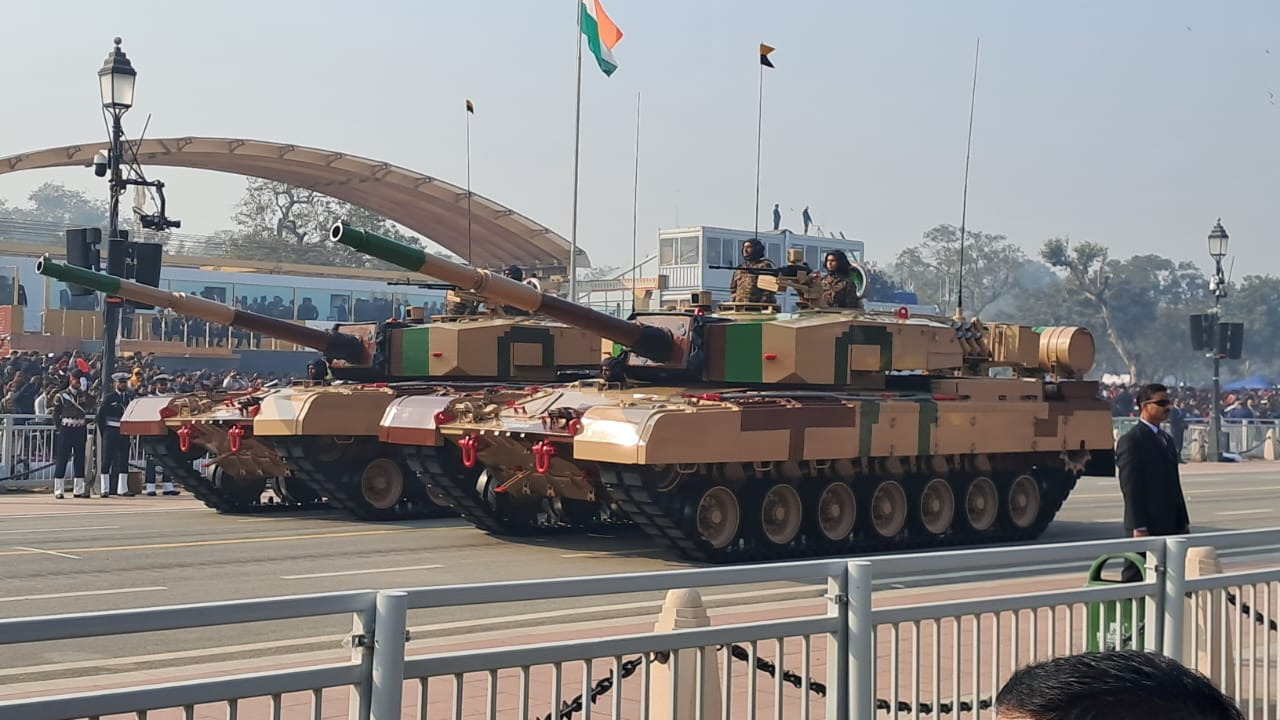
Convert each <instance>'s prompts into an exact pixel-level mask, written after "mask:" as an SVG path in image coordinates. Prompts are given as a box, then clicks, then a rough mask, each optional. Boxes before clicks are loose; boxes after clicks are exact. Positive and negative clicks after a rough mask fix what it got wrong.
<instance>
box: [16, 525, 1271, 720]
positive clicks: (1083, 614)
mask: <svg viewBox="0 0 1280 720" xmlns="http://www.w3.org/2000/svg"><path fill="white" fill-rule="evenodd" d="M1196 546H1213V547H1217V548H1222V549H1233V551H1249V552H1253V553H1257V554H1265V553H1273V552H1274V551H1275V549H1276V548H1277V547H1280V529H1276V530H1263V531H1241V532H1230V533H1212V534H1205V535H1195V536H1182V537H1174V538H1148V539H1142V540H1114V541H1098V542H1085V543H1069V544H1060V545H1044V546H1031V547H1013V548H989V549H979V550H965V551H956V552H935V553H921V554H912V555H898V556H880V557H873V558H867V559H863V560H854V561H850V560H847V559H831V560H815V561H806V562H794V563H779V564H773V565H750V566H741V567H722V568H707V569H693V570H678V571H670V572H657V573H638V574H623V575H609V576H595V577H581V578H565V579H554V580H530V581H518V582H501V583H487V584H478V585H459V586H446V587H436V588H412V589H405V590H394V591H382V592H375V591H359V592H344V593H331V594H325V595H310V596H295V597H287V598H276V599H267V600H250V601H237V602H223V603H211V604H207V605H188V606H179V607H170V608H159V609H146V610H142V611H133V610H129V611H118V612H108V613H88V614H76V615H64V616H58V617H45V618H26V619H16V620H0V645H8V644H14V643H25V642H36V641H48V640H59V639H72V638H82V637H90V636H101V635H107V634H118V633H132V632H148V631H155V630H172V629H182V628H191V627H204V626H211V625H225V624H232V623H243V622H257V621H265V620H280V619H287V618H296V617H314V616H319V615H326V614H334V613H348V612H349V613H354V614H355V621H354V625H353V635H352V643H351V645H352V647H353V651H352V657H351V660H350V661H348V662H335V663H330V664H324V665H319V666H316V667H309V668H304V669H294V670H276V671H271V672H266V673H260V674H252V675H240V676H233V677H221V678H216V679H210V680H198V681H190V682H181V683H173V684H167V685H155V686H149V687H141V688H133V689H122V690H111V691H106V692H103V691H95V692H92V693H79V694H73V695H65V696H60V697H47V698H35V699H18V700H7V701H2V702H0V717H14V718H24V719H28V720H61V719H63V718H73V717H97V716H107V715H111V714H118V713H136V714H137V717H140V718H144V719H145V718H146V717H147V713H148V712H149V711H153V710H157V709H162V708H181V709H182V710H183V711H184V713H185V715H186V717H193V716H194V715H195V712H196V707H197V706H203V705H210V704H212V705H220V706H222V712H225V713H226V715H227V716H228V717H236V716H237V715H242V716H249V713H250V711H251V709H253V711H254V712H253V717H259V716H264V717H272V718H280V717H285V716H286V715H287V713H285V712H284V708H288V707H295V708H297V707H299V705H301V709H300V710H301V711H302V712H305V716H306V717H320V716H322V715H323V714H324V713H325V710H324V708H326V707H330V708H331V707H333V706H334V704H337V705H338V706H341V705H343V704H346V705H347V707H348V715H349V717H351V718H366V717H368V718H373V719H374V720H391V719H392V718H399V717H401V716H402V706H403V705H404V704H406V703H407V704H408V705H409V706H410V707H411V708H412V710H411V716H412V717H417V718H473V717H476V718H508V717H520V718H527V717H539V718H543V717H561V718H564V717H573V718H589V717H592V716H595V717H607V718H615V719H616V718H624V717H625V718H649V717H673V718H674V717H680V718H694V717H696V718H702V717H724V718H728V717H742V716H745V717H757V716H771V717H775V718H784V717H785V718H793V717H798V718H855V719H856V720H865V719H870V718H874V717H878V716H880V715H883V714H887V715H888V716H889V717H921V716H929V717H938V716H940V715H939V714H940V713H941V714H944V715H945V714H947V713H950V714H951V717H960V716H961V713H964V714H967V715H968V716H969V717H975V718H987V717H995V711H994V708H993V707H992V706H991V701H992V700H993V699H994V697H995V695H996V694H997V692H998V690H999V688H1000V687H1001V685H1002V683H1003V682H1004V681H1006V680H1007V679H1008V677H1009V676H1010V675H1011V674H1012V672H1013V671H1014V670H1015V669H1016V668H1018V667H1020V666H1022V665H1025V664H1027V663H1029V662H1032V661H1035V660H1043V659H1047V658H1050V657H1054V656H1059V655H1064V654H1069V653H1075V652H1080V651H1082V650H1084V649H1087V648H1102V647H1107V646H1110V645H1118V646H1132V647H1137V648H1145V649H1148V650H1153V651H1159V652H1163V653H1165V654H1168V655H1170V656H1172V657H1175V658H1179V659H1181V660H1183V661H1184V662H1187V663H1188V664H1193V665H1198V666H1200V667H1201V668H1202V669H1204V670H1207V671H1210V672H1211V675H1212V676H1213V677H1214V678H1215V680H1217V681H1218V682H1219V684H1220V685H1221V686H1223V687H1224V689H1225V690H1226V691H1227V692H1228V694H1230V695H1231V696H1232V697H1234V698H1236V700H1237V702H1238V703H1239V704H1240V705H1241V707H1242V708H1244V709H1245V711H1246V714H1247V716H1248V717H1251V718H1252V717H1269V716H1270V715H1269V713H1270V712H1271V711H1272V710H1271V709H1272V708H1273V707H1274V702H1275V700H1274V693H1273V691H1272V689H1271V688H1272V684H1271V678H1272V676H1273V675H1274V676H1275V687H1277V688H1280V657H1278V658H1277V659H1276V660H1273V659H1272V658H1271V652H1270V651H1271V647H1272V645H1274V644H1275V637H1274V634H1273V633H1274V632H1275V631H1274V630H1273V628H1272V626H1271V623H1272V620H1273V618H1276V617H1277V607H1276V604H1275V603H1277V602H1280V565H1277V564H1275V563H1272V564H1270V565H1268V566H1266V567H1264V568H1262V569H1257V568H1254V569H1248V570H1245V571H1240V572H1232V573H1228V574H1219V575H1209V576H1206V577H1202V578H1199V579H1192V580H1188V579H1187V577H1186V573H1185V572H1184V571H1183V568H1184V566H1185V562H1186V557H1187V552H1188V549H1189V548H1192V547H1196ZM1120 552H1129V553H1133V552H1136V553H1147V555H1146V557H1147V572H1148V574H1147V578H1146V580H1145V581H1143V582H1140V583H1133V584H1122V583H1111V584H1106V585H1103V586H1098V587H1068V588H1067V589H1061V588H1058V589H1041V590H1037V591H1035V592H1030V593H1025V594H1014V595H1002V596H996V597H991V596H984V595H982V594H981V593H980V592H978V593H977V594H976V595H975V596H974V597H969V598H955V597H954V596H955V595H956V594H959V593H958V592H949V595H951V596H952V597H950V598H949V599H945V600H942V601H937V602H923V603H919V604H911V605H894V604H893V603H892V602H890V601H887V599H886V598H878V599H877V598H873V592H872V582H873V581H874V580H876V579H877V578H888V577H897V576H903V575H911V576H918V577H928V576H929V575H931V574H933V575H937V574H940V573H947V572H953V571H954V570H955V569H956V568H968V569H972V572H973V576H974V577H975V578H981V577H983V576H984V574H988V573H992V572H1000V571H1004V572H1007V571H1009V570H1011V569H1017V570H1019V571H1021V570H1023V569H1025V571H1026V573H1027V574H1028V575H1031V574H1034V573H1035V572H1036V570H1035V568H1044V567H1047V566H1054V565H1059V566H1060V563H1064V562H1065V563H1076V562H1079V563H1080V564H1081V568H1082V570H1083V568H1084V567H1086V566H1087V565H1088V564H1089V563H1090V562H1091V561H1092V560H1093V559H1094V558H1096V557H1098V556H1099V555H1101V554H1107V553H1120ZM777 582H788V583H798V584H804V585H816V586H818V587H820V588H822V589H823V590H824V591H825V595H824V597H825V602H824V603H823V604H822V607H821V608H817V607H815V608H811V609H809V610H808V611H807V612H805V613H804V614H802V615H800V616H797V617H785V618H777V619H765V620H751V621H746V622H740V623H737V624H729V625H709V623H702V625H704V626H702V627H689V626H687V625H686V626H684V627H682V628H680V629H676V630H674V631H671V632H642V633H633V634H625V635H616V634H615V635H612V636H605V637H590V638H573V637H570V636H568V634H566V636H565V637H564V638H561V639H558V640H557V641H556V642H544V643H529V644H517V645H508V646H500V647H493V648H485V649H460V650H459V649H455V650H450V649H448V648H447V646H444V645H440V647H438V648H436V649H434V650H433V651H432V652H430V653H428V654H418V655H410V656H408V657H406V642H405V633H406V628H407V625H408V613H409V611H410V610H423V609H427V610H431V609H438V608H444V607H458V606H477V605H485V606H488V605H492V604H497V603H527V602H530V601H536V600H549V599H567V598H580V597H584V596H605V595H615V594H626V593H643V592H653V591H667V590H673V589H680V588H694V587H696V588H703V589H705V588H713V587H723V586H728V585H735V586H742V585H747V586H753V585H759V584H763V583H777ZM873 599H875V602H874V604H873ZM1246 604H1247V605H1248V608H1247V612H1248V613H1249V614H1247V615H1246V614H1243V611H1245V610H1246V608H1244V607H1243V606H1244V605H1246ZM1121 611H1123V612H1124V613H1127V618H1126V617H1125V616H1124V615H1119V614H1116V615H1115V617H1114V618H1109V617H1108V615H1107V613H1119V612H1121ZM1091 613H1093V614H1094V620H1093V621H1092V622H1091V621H1090V615H1091ZM696 615H697V613H696V612H694V611H691V610H690V611H686V612H685V613H684V614H680V613H675V616H677V617H682V618H690V617H695V616H696ZM1126 619H1127V620H1128V622H1127V623H1125V622H1124V621H1125V620H1126ZM1255 619H1256V620H1257V622H1255ZM694 624H695V625H696V624H697V623H694ZM413 639H414V640H415V641H418V640H425V641H427V642H431V641H433V640H434V641H437V644H438V645H439V644H440V642H442V641H441V639H440V638H430V637H428V638H413ZM1228 640H1230V642H1228ZM1206 654H1207V657H1208V660H1209V661H1208V662H1200V659H1198V658H1200V656H1205V655H1206ZM1277 655H1278V656H1280V652H1278V653H1277ZM763 670H772V671H773V672H772V674H767V673H765V672H763ZM673 686H674V687H675V690H674V691H672V689H671V688H672V687H673ZM406 691H407V694H406ZM597 691H599V692H597ZM2 692H3V691H0V694H2ZM298 696H300V699H301V700H302V702H301V703H299V702H298V700H299V697H298ZM286 698H288V699H286ZM255 702H256V703H258V704H257V705H255V704H254V703H255ZM258 708H261V710H258ZM877 708H879V709H877ZM703 710H708V711H709V712H708V713H705V714H704V712H703ZM957 710H959V711H960V712H956V711H957ZM214 711H215V712H216V711H217V710H216V709H214ZM1264 711H1265V712H1264ZM201 712H202V713H204V712H206V709H205V708H203V707H202V708H201ZM259 713H260V714H259Z"/></svg>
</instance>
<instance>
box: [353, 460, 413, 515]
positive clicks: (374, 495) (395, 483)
mask: <svg viewBox="0 0 1280 720" xmlns="http://www.w3.org/2000/svg"><path fill="white" fill-rule="evenodd" d="M360 496H361V497H362V498H364V501H365V502H367V503H369V505H371V506H372V507H374V508H377V509H378V510H386V509H388V508H393V507H395V506H396V505H397V504H398V503H399V502H400V499H401V498H403V497H404V471H403V470H401V469H400V464H399V463H397V462H396V461H394V460H390V459H388V458H376V459H374V460H373V461H372V462H370V463H369V464H368V465H365V466H364V470H362V471H361V472H360Z"/></svg>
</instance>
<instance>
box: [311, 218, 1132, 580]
mask: <svg viewBox="0 0 1280 720" xmlns="http://www.w3.org/2000/svg"><path fill="white" fill-rule="evenodd" d="M331 237H332V238H333V239H334V240H337V241H338V242H342V243H344V244H347V245H349V246H351V247H353V248H355V249H357V250H360V251H362V252H366V253H368V254H370V255H374V256H376V257H379V258H382V259H384V260H387V261H390V262H392V263H395V264H397V265H399V266H401V267H404V268H406V269H409V270H413V271H415V272H420V273H423V274H425V275H429V276H432V277H435V278H439V279H441V280H444V281H446V282H449V283H453V284H456V285H459V286H460V287H463V288H467V289H470V290H472V291H474V292H476V293H478V294H480V295H482V296H484V297H486V298H489V299H490V301H494V302H501V303H504V304H510V305H514V306H516V307H521V308H523V309H526V310H529V311H531V312H535V311H536V312H540V313H544V314H546V315H548V316H550V317H554V318H557V319H560V320H561V321H563V322H566V323H569V324H574V325H577V326H580V327H585V328H590V329H591V330H592V331H594V332H598V333H599V334H600V335H601V336H602V337H603V338H605V339H606V345H607V348H608V354H609V359H608V360H607V361H606V362H605V363H604V365H603V372H602V376H601V377H600V378H598V379H594V380H591V381H580V382H576V383H572V384H568V385H563V386H557V387H546V388H539V389H537V390H533V389H530V390H528V391H526V392H525V395H524V397H522V398H519V399H517V400H515V401H514V402H508V403H502V404H495V403H489V404H481V403H476V402H472V401H469V400H468V399H465V398H455V399H452V400H450V401H449V402H447V403H442V406H441V407H440V408H439V409H438V410H437V411H436V412H435V413H434V414H433V415H432V416H431V418H430V422H429V423H425V422H424V424H423V428H421V429H420V430H419V432H430V433H432V434H434V435H437V436H439V437H440V438H442V439H443V440H444V441H445V442H447V443H450V444H452V445H454V446H456V447H458V448H459V449H460V450H461V457H462V460H463V462H462V464H463V465H464V466H467V465H470V466H475V467H481V468H482V469H483V470H482V474H481V476H480V478H479V486H478V489H479V490H480V491H481V495H482V496H483V497H485V498H486V499H487V501H488V502H489V503H490V509H491V510H492V511H494V512H499V513H502V512H507V511H509V510H510V508H512V507H519V506H523V505H527V504H529V503H542V502H545V500H546V499H547V498H549V497H555V498H559V499H562V500H577V501H581V502H586V503H591V502H594V503H595V504H596V505H597V507H608V508H613V509H615V510H619V511H621V512H622V513H624V514H625V515H626V517H627V518H629V520H630V521H632V522H634V523H636V524H638V525H639V526H640V527H641V528H642V529H643V530H644V531H645V532H646V533H647V534H649V536H650V537H652V538H653V539H654V540H655V541H657V542H658V543H660V544H662V545H664V546H666V547H667V548H670V549H671V550H672V551H674V552H676V553H678V554H680V555H682V556H684V557H686V558H689V559H693V560H699V561H711V562H740V561H757V560H767V559H775V558H787V557H798V556H813V555H846V554H852V553H862V552H884V551H891V550H899V549H930V548H938V547H944V546H952V545H967V544H975V543H1008V542H1025V541H1027V540H1031V539H1033V538H1035V537H1037V536H1039V535H1040V534H1041V533H1042V532H1043V531H1044V529H1045V528H1046V527H1047V526H1048V525H1049V523H1050V522H1051V521H1052V520H1053V518H1054V516H1055V515H1056V513H1057V512H1058V510H1059V509H1060V508H1061V506H1062V503H1063V502H1064V501H1065V500H1066V498H1067V496H1068V494H1069V493H1070V492H1071V490H1072V489H1073V488H1074V486H1075V483H1076V481H1077V479H1078V478H1079V477H1080V476H1081V475H1082V474H1086V473H1088V474H1094V475H1112V474H1113V473H1114V461H1115V460H1114V441H1113V438H1112V432H1111V418H1110V412H1109V409H1108V408H1107V406H1106V404H1105V403H1104V402H1102V401H1101V400H1099V399H1098V386H1097V383H1096V382H1093V381H1089V380H1086V379H1084V376H1085V373H1087V372H1088V371H1089V369H1090V368H1091V367H1092V364H1093V360H1094V342H1093V337H1092V335H1091V334H1090V333H1089V331H1088V330H1087V329H1085V328H1082V327H1030V326H1026V325H1018V324H1010V323H985V322H982V321H981V320H978V319H976V318H967V319H966V318H946V317H940V316H911V315H910V313H909V312H906V309H905V308H900V309H899V310H898V311H897V312H895V313H884V312H875V311H868V310H861V309H840V308H827V307H822V306H821V293H820V292H816V289H817V287H818V286H817V284H816V275H815V274H813V273H811V272H810V271H809V270H808V268H806V267H803V266H790V267H787V268H783V269H780V270H779V271H778V272H777V273H776V274H773V275H767V276H760V277H758V278H757V281H758V282H759V283H760V285H761V286H762V287H764V288H765V289H773V290H776V291H779V292H786V291H789V290H790V291H796V292H798V294H800V295H801V297H802V298H803V299H804V300H805V302H806V303H807V305H808V307H807V308H806V309H804V310H801V311H798V312H796V313H792V314H782V313H779V312H777V308H776V306H772V305H750V304H731V305H727V306H724V309H725V310H727V311H726V312H714V311H713V308H712V307H711V305H710V302H709V297H708V295H709V294H707V293H696V294H695V296H694V297H693V298H691V299H690V302H689V303H688V307H687V308H686V309H683V310H669V311H662V312H643V313H636V314H633V316H632V317H631V319H630V320H621V319H618V318H613V317H610V316H607V315H604V314H603V313H598V312H595V311H593V310H591V309H589V308H585V307H582V306H579V305H576V304H573V303H570V302H568V301H566V300H563V299H561V298H555V297H551V296H542V295H539V294H536V293H533V292H530V289H527V288H524V287H520V286H518V285H517V284H515V283H512V282H510V281H508V280H507V279H506V278H502V277H499V276H496V275H493V274H490V273H488V272H486V271H483V270H473V269H470V268H466V267H462V266H458V265H456V264H453V263H450V262H448V261H446V260H444V259H442V258H438V257H434V256H427V255H426V254H425V253H421V252H417V251H414V250H413V249H412V248H407V247H405V246H401V245H399V244H397V243H393V242H392V241H389V240H386V239H385V238H380V237H377V236H374V235H371V234H369V233H358V232H352V231H351V230H350V229H349V228H345V227H343V226H341V225H337V226H335V227H334V228H333V229H332V231H331ZM865 290H866V288H865V283H863V285H862V288H861V291H862V292H863V293H865ZM426 419H427V418H425V417H419V418H418V420H426ZM445 470H448V468H445ZM450 477H451V475H450V473H448V472H444V473H441V474H439V475H433V476H430V477H428V482H430V483H435V482H449V481H450Z"/></svg>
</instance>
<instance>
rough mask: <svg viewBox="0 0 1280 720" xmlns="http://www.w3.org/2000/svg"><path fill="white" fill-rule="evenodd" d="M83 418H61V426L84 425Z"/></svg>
mask: <svg viewBox="0 0 1280 720" xmlns="http://www.w3.org/2000/svg"><path fill="white" fill-rule="evenodd" d="M84 424H85V423H84V420H65V419H64V420H63V421H62V427H84Z"/></svg>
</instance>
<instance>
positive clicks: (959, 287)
mask: <svg viewBox="0 0 1280 720" xmlns="http://www.w3.org/2000/svg"><path fill="white" fill-rule="evenodd" d="M981 47H982V38H978V42H977V44H976V45H975V46H974V48H973V89H972V90H971V91H970V92H969V138H968V140H966V141H965V146H964V195H963V199H962V200H961V201H960V268H959V275H960V277H959V280H958V281H957V282H956V320H963V319H964V232H965V231H964V223H965V216H966V215H967V213H968V210H969V156H970V151H971V149H972V148H973V106H974V102H975V101H976V100H977V98H978V50H979V49H981Z"/></svg>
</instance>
